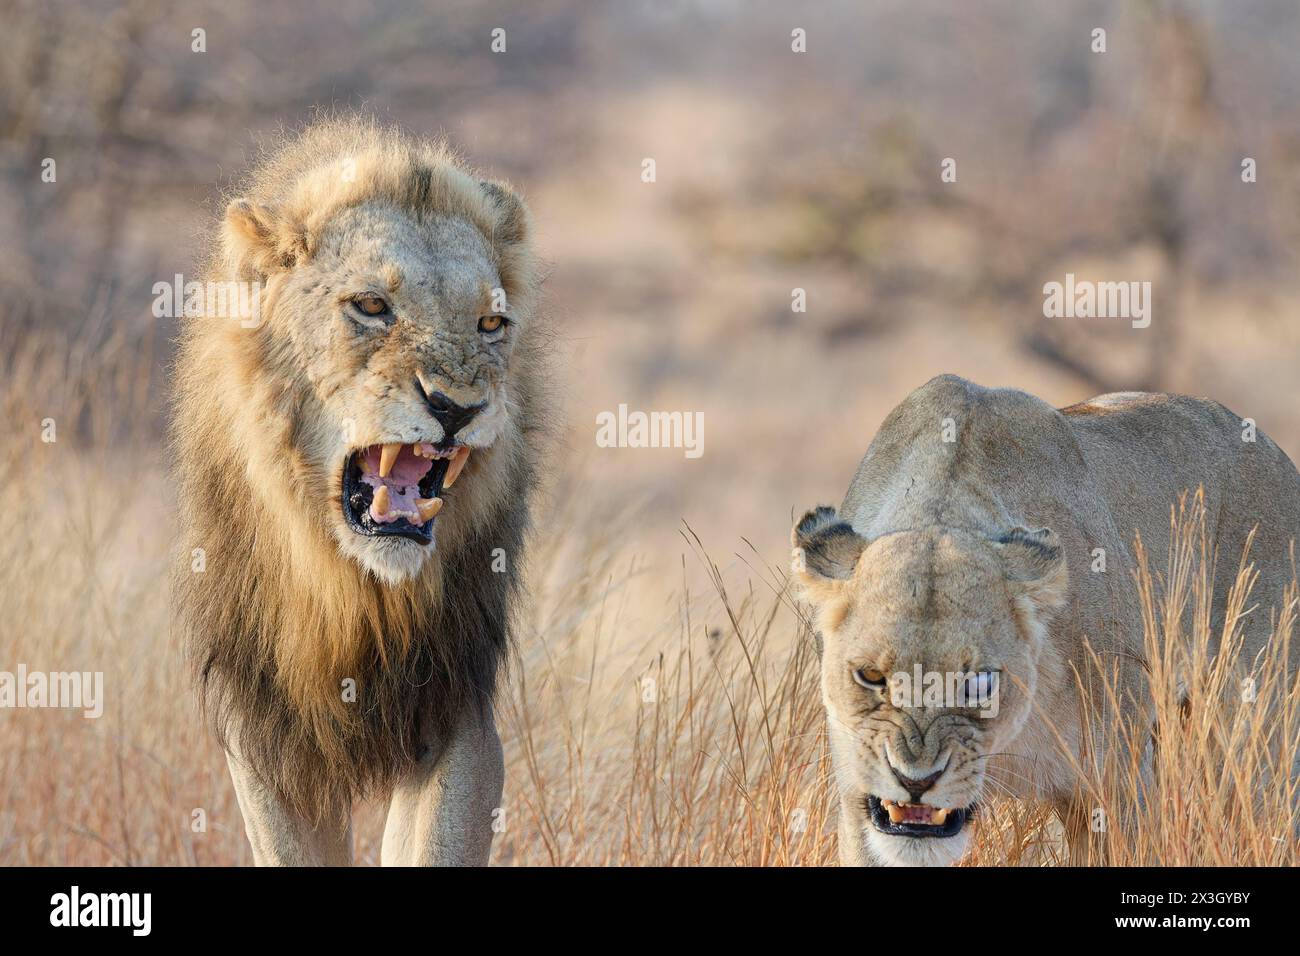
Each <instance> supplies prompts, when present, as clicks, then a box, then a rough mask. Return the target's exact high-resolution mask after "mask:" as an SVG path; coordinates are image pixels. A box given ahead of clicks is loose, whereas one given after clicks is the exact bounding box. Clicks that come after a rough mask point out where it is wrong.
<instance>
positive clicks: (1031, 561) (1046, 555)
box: [994, 528, 1070, 610]
mask: <svg viewBox="0 0 1300 956" xmlns="http://www.w3.org/2000/svg"><path fill="white" fill-rule="evenodd" d="M994 544H995V546H996V547H997V549H998V552H999V554H1000V556H1001V558H1002V567H1003V569H1004V571H1005V573H1006V576H1007V582H1008V585H1009V586H1010V589H1011V592H1012V593H1013V594H1014V595H1016V596H1018V597H1019V596H1023V597H1025V598H1027V599H1028V600H1029V601H1030V602H1031V603H1032V604H1033V605H1034V606H1035V607H1036V608H1038V609H1040V610H1056V609H1057V608H1060V607H1063V606H1064V605H1065V600H1066V596H1067V593H1068V587H1069V581H1070V575H1069V568H1068V566H1067V564H1066V560H1065V549H1064V548H1062V547H1061V539H1060V538H1058V537H1057V536H1056V532H1054V531H1053V530H1052V529H1051V528H1039V529H1038V530H1037V531H1030V530H1029V529H1028V528H1012V529H1011V530H1010V531H1008V532H1006V533H1005V534H1003V535H1001V536H1000V537H999V538H997V540H996V541H995V542H994Z"/></svg>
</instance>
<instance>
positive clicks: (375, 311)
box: [354, 295, 388, 315]
mask: <svg viewBox="0 0 1300 956" xmlns="http://www.w3.org/2000/svg"><path fill="white" fill-rule="evenodd" d="M354 301H355V302H356V305H357V308H358V309H360V310H361V311H362V312H364V313H365V314H366V315H386V314H387V313H388V303H387V302H385V301H384V300H383V299H381V298H380V297H379V296H377V295H363V296H361V297H360V298H358V299H355V300H354Z"/></svg>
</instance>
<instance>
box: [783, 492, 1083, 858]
mask: <svg viewBox="0 0 1300 956" xmlns="http://www.w3.org/2000/svg"><path fill="white" fill-rule="evenodd" d="M794 543H795V546H796V548H798V549H799V550H798V551H797V552H796V562H797V564H796V570H797V571H798V572H799V577H800V580H801V581H802V583H803V585H804V590H805V593H806V594H807V595H808V596H809V597H810V598H811V599H812V601H813V603H814V605H815V608H816V611H817V620H818V628H819V631H820V632H821V634H822V638H823V650H822V696H823V701H824V703H825V706H826V714H827V723H828V732H829V734H830V740H831V750H832V756H833V760H834V764H835V770H836V779H837V783H838V785H839V789H840V797H841V800H842V801H843V802H844V803H845V804H847V805H849V806H852V807H856V808H858V809H859V810H860V811H861V814H860V818H861V819H865V820H866V825H865V827H864V828H863V829H862V831H861V832H860V833H856V834H854V836H855V837H856V838H857V839H861V840H862V841H863V842H864V845H865V847H866V849H868V850H869V851H870V853H871V854H872V855H873V856H875V857H876V858H877V859H879V860H881V861H882V862H885V863H890V864H898V865H944V864H948V863H952V862H954V861H956V860H957V859H958V858H959V857H960V856H961V855H962V853H963V852H964V851H965V849H966V845H967V842H968V837H969V831H968V827H967V825H968V823H969V820H970V817H971V814H972V812H973V811H974V810H975V808H976V807H977V806H978V804H979V802H980V800H981V798H982V797H983V796H984V794H985V793H986V790H987V787H986V771H987V767H988V758H989V757H990V756H991V755H994V754H998V753H1001V752H1003V751H1005V750H1007V749H1008V748H1010V747H1011V746H1012V745H1013V742H1014V741H1015V739H1016V737H1017V735H1018V734H1019V732H1020V729H1021V728H1022V727H1023V725H1024V722H1025V718H1026V717H1027V716H1028V713H1029V710H1030V706H1031V701H1032V700H1033V693H1034V688H1035V685H1036V682H1037V662H1038V657H1039V650H1040V648H1041V647H1042V642H1043V624H1044V617H1045V613H1046V612H1047V610H1048V609H1049V606H1054V605H1055V604H1056V603H1059V599H1060V596H1061V594H1062V593H1063V587H1064V559H1063V557H1062V555H1061V549H1060V547H1059V545H1057V544H1056V542H1055V540H1054V535H1052V534H1051V532H1048V531H1043V532H1038V533H1029V532H1025V531H1024V530H1023V529H1016V530H1015V531H1013V532H1009V533H1008V534H1007V535H1004V536H1002V537H1000V538H999V539H998V540H989V539H988V538H986V537H983V536H982V535H978V534H975V533H971V532H968V531H964V530H960V529H956V528H938V527H936V528H926V529H922V530H917V531H905V532H900V533H895V534H888V535H883V536H881V537H879V538H877V539H875V540H874V541H871V542H867V541H866V540H865V539H863V538H862V537H860V536H859V535H857V534H856V533H855V532H854V531H853V530H852V529H851V528H850V527H849V526H848V525H847V524H845V523H844V522H841V521H839V520H838V518H836V516H835V514H834V512H833V511H832V510H831V509H819V510H818V511H817V512H812V513H810V514H809V515H808V516H806V517H805V519H804V520H803V521H802V522H800V525H799V526H798V527H797V528H796V531H795V535H794Z"/></svg>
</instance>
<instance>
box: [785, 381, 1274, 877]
mask: <svg viewBox="0 0 1300 956" xmlns="http://www.w3.org/2000/svg"><path fill="white" fill-rule="evenodd" d="M1242 435H1243V425H1242V420H1241V419H1240V418H1239V417H1238V416H1236V415H1234V414H1232V413H1231V412H1229V411H1227V410H1226V409H1225V408H1223V407H1222V406H1220V405H1217V404H1215V403H1213V402H1208V401H1203V400H1197V399H1190V398H1183V397H1181V396H1175V395H1155V394H1137V393H1133V394H1121V395H1108V396H1101V397H1100V398H1096V399H1093V400H1091V401H1090V402H1086V403H1081V404H1078V405H1073V406H1070V407H1069V408H1067V409H1064V410H1062V411H1057V410H1055V409H1053V408H1051V407H1050V406H1048V405H1046V404H1045V403H1043V402H1041V401H1040V400H1038V399H1036V398H1034V397H1032V396H1030V395H1026V394H1025V393H1023V392H1017V391H1014V390H1010V389H985V388H981V387H980V386H978V385H974V384H972V383H970V382H966V381H964V380H962V379H959V378H956V377H953V376H941V377H939V378H937V379H934V380H933V381H931V382H929V383H928V384H926V385H925V386H923V387H921V388H919V389H917V390H916V391H915V392H913V393H912V394H911V395H910V396H908V398H907V399H906V400H904V402H903V403H902V404H900V405H899V407H898V408H896V409H895V410H894V411H893V412H892V413H891V414H890V415H889V417H888V418H887V419H886V421H885V422H884V424H883V425H882V426H881V428H880V430H879V432H878V433H877V435H876V437H875V438H874V440H873V441H872V442H871V447H870V448H869V449H868V451H867V454H866V456H865V457H864V458H863V460H862V464H861V466H860V467H859V469H858V472H857V475H856V476H855V478H854V480H853V482H852V484H851V485H850V487H849V490H848V493H847V494H846V496H845V499H844V502H843V504H842V506H841V507H840V509H839V511H838V512H836V511H835V509H832V508H828V507H822V508H819V509H817V510H816V511H813V512H809V513H808V514H807V515H805V516H804V517H803V519H801V521H800V522H799V523H798V524H797V525H796V527H795V529H794V532H793V535H792V543H793V544H794V546H795V557H796V560H795V572H796V579H797V580H798V581H799V583H800V584H801V585H802V588H803V590H804V594H805V596H806V597H807V598H808V599H809V600H810V601H811V602H812V603H813V605H814V608H815V611H816V614H817V618H816V619H817V623H818V626H819V630H820V637H821V640H822V642H823V647H822V665H823V666H822V696H823V702H824V704H825V707H826V713H827V724H828V732H829V735H830V741H831V754H832V759H833V763H834V767H835V775H836V781H837V786H838V790H839V796H840V855H841V860H842V861H843V862H845V863H849V864H871V863H890V864H922V865H933V864H946V863H951V862H953V861H954V860H955V859H957V858H958V857H959V856H960V855H961V853H962V852H963V850H964V847H965V845H966V843H965V841H966V839H967V834H968V832H969V827H968V828H967V829H966V830H964V831H963V832H962V833H961V834H958V835H957V836H955V837H947V838H920V839H918V838H915V837H910V836H900V835H894V834H884V833H881V832H880V831H879V830H878V829H877V828H876V827H874V826H873V825H872V823H871V821H870V819H869V814H868V813H867V810H866V800H867V796H868V795H875V796H876V797H880V798H884V799H887V800H894V801H900V802H902V801H906V802H915V801H914V798H913V796H912V795H909V793H908V791H906V790H905V789H904V788H903V787H902V786H901V785H900V783H899V781H898V780H897V779H896V777H895V774H894V771H898V772H900V773H902V774H903V776H905V777H907V778H910V779H912V780H919V779H922V778H925V777H927V776H929V775H930V774H931V773H936V772H938V773H940V774H941V775H940V776H939V778H938V779H937V780H936V781H935V782H934V783H933V784H932V785H931V786H930V788H929V789H928V790H926V791H925V792H924V794H923V797H922V802H924V803H926V804H929V805H931V806H934V807H968V806H971V805H974V804H977V803H978V802H979V801H980V800H981V799H982V798H984V797H986V796H987V795H988V794H989V793H990V792H998V793H1011V794H1015V795H1018V796H1020V797H1023V798H1026V799H1033V800H1041V801H1044V802H1047V803H1049V804H1051V805H1053V806H1055V807H1057V808H1058V809H1059V810H1060V811H1061V813H1062V816H1063V818H1064V819H1065V822H1066V823H1067V826H1068V827H1069V828H1070V832H1071V833H1072V834H1074V835H1075V836H1076V838H1077V837H1078V835H1079V834H1080V833H1085V832H1086V831H1085V830H1081V829H1080V827H1079V826H1078V823H1079V820H1080V819H1081V817H1080V814H1081V812H1082V810H1081V808H1079V807H1077V806H1073V805H1072V803H1071V798H1072V794H1073V793H1074V785H1075V780H1074V778H1073V777H1072V774H1071V771H1070V767H1071V766H1072V765H1074V764H1072V761H1071V759H1070V756H1069V752H1072V755H1073V758H1074V760H1075V761H1081V760H1082V756H1083V754H1084V751H1085V749H1086V748H1087V746H1088V745H1089V742H1090V741H1093V740H1101V739H1102V738H1101V736H1100V728H1096V727H1088V726H1083V725H1082V722H1081V718H1080V714H1081V712H1082V711H1083V709H1084V708H1083V707H1082V706H1081V705H1082V702H1081V701H1080V699H1079V695H1078V690H1077V684H1076V679H1077V678H1076V675H1077V674H1086V673H1089V672H1090V664H1089V661H1088V655H1087V652H1086V650H1085V648H1086V647H1087V646H1091V647H1092V648H1094V649H1096V650H1097V651H1098V652H1099V653H1100V654H1101V656H1102V659H1103V660H1106V661H1114V662H1116V664H1117V665H1118V667H1119V669H1120V679H1121V686H1122V688H1124V689H1123V690H1121V692H1120V696H1121V698H1122V703H1123V706H1124V708H1125V718H1126V719H1129V720H1132V721H1134V722H1135V725H1136V726H1137V727H1139V728H1141V727H1143V726H1146V723H1149V719H1148V718H1147V717H1146V716H1145V713H1146V711H1145V706H1146V704H1145V701H1146V699H1147V698H1146V696H1145V694H1146V691H1145V684H1144V681H1143V674H1142V668H1143V660H1142V658H1143V647H1144V645H1143V628H1142V620H1141V614H1140V610H1139V606H1138V601H1137V596H1136V588H1135V585H1134V572H1135V570H1136V564H1135V559H1134V554H1133V541H1134V536H1135V534H1140V535H1141V538H1142V541H1143V542H1144V544H1145V546H1146V548H1147V551H1148V553H1149V554H1151V555H1153V556H1155V560H1156V561H1157V562H1159V561H1162V560H1163V556H1164V555H1165V554H1167V553H1168V546H1169V538H1170V507H1171V505H1173V504H1174V503H1175V502H1176V501H1177V499H1178V498H1179V496H1181V495H1183V494H1185V493H1193V494H1194V493H1196V491H1197V490H1198V488H1199V489H1203V490H1204V495H1205V503H1206V509H1207V514H1208V515H1209V518H1210V521H1211V527H1212V529H1213V531H1214V533H1215V535H1216V544H1217V546H1218V554H1219V560H1220V567H1221V570H1223V572H1224V573H1222V574H1221V575H1220V576H1219V578H1218V580H1220V581H1221V582H1223V581H1224V580H1230V579H1231V578H1232V576H1233V574H1234V573H1235V571H1236V569H1237V563H1238V561H1239V560H1240V556H1241V554H1242V549H1243V547H1244V546H1245V544H1246V542H1247V539H1248V537H1249V536H1250V535H1251V533H1252V529H1255V528H1256V526H1258V527H1257V530H1256V531H1255V537H1254V539H1253V542H1252V546H1251V550H1250V559H1251V560H1252V561H1253V562H1255V564H1256V567H1257V568H1258V570H1259V572H1260V577H1259V580H1258V583H1257V585H1256V587H1255V590H1254V592H1253V593H1252V595H1251V602H1252V603H1253V604H1256V605H1257V606H1256V609H1255V610H1254V612H1253V613H1252V614H1251V615H1250V616H1249V617H1248V618H1247V620H1246V621H1245V623H1244V630H1245V641H1244V646H1243V648H1242V652H1241V653H1242V659H1243V660H1250V659H1252V658H1253V656H1254V655H1255V654H1256V653H1257V652H1258V651H1259V649H1260V648H1261V647H1262V646H1263V644H1264V642H1265V641H1266V640H1267V639H1268V637H1269V635H1270V633H1271V622H1270V614H1274V613H1276V612H1275V609H1276V608H1277V607H1278V606H1279V605H1280V604H1281V602H1283V601H1284V600H1286V597H1285V588H1286V585H1287V583H1288V582H1290V581H1291V580H1292V577H1293V574H1294V568H1293V566H1292V563H1291V560H1290V548H1291V546H1292V544H1293V542H1294V541H1295V540H1296V539H1297V537H1300V476H1297V474H1296V469H1295V466H1294V465H1292V463H1291V461H1290V460H1289V459H1288V458H1287V456H1286V455H1285V454H1284V453H1283V452H1282V451H1281V450H1280V449H1279V448H1278V447H1277V446H1276V445H1275V444H1273V442H1272V441H1271V440H1269V439H1268V437H1267V436H1265V435H1264V434H1263V433H1262V432H1260V433H1257V434H1256V436H1255V438H1256V440H1255V441H1254V442H1248V441H1243V440H1242ZM945 439H949V440H945ZM1098 548H1101V549H1104V550H1105V553H1106V570H1105V573H1099V572H1097V571H1094V570H1093V563H1094V560H1095V555H1096V552H1095V549H1098ZM1227 590H1228V588H1227V584H1226V583H1221V584H1220V586H1219V588H1218V593H1216V600H1215V604H1214V608H1213V615H1214V622H1213V625H1214V627H1215V629H1216V631H1217V630H1219V629H1220V628H1221V626H1222V621H1223V617H1224V613H1225V599H1226V592H1227ZM1294 650H1295V649H1294V648H1293V652H1294ZM1293 656H1294V655H1293ZM918 664H919V665H920V666H921V667H922V670H923V671H924V672H938V673H951V672H963V671H965V670H967V669H968V668H969V669H973V670H977V671H978V670H985V669H987V670H997V671H999V672H1000V673H1002V674H1003V675H1004V679H1003V680H1002V682H1001V699H1000V707H999V709H998V711H997V713H996V714H995V715H992V716H990V715H988V714H985V715H983V716H981V715H979V714H975V713H972V712H970V711H963V710H962V709H960V708H953V707H947V706H932V705H927V704H925V703H924V702H920V703H918V702H917V701H915V700H913V701H910V702H905V705H904V704H900V703H899V702H898V701H897V700H896V699H895V698H894V697H893V696H891V694H889V693H888V692H883V691H880V690H876V689H871V688H869V687H864V686H862V685H861V684H859V683H857V682H855V681H854V679H853V676H852V675H853V671H854V670H855V669H857V668H861V667H863V666H866V667H869V668H871V669H873V670H878V671H881V672H883V673H885V674H889V675H892V677H891V679H894V678H895V677H897V676H898V675H900V674H909V673H913V669H914V667H915V666H916V665H918ZM1293 664H1294V661H1293ZM1094 704H1095V705H1096V706H1093V707H1092V708H1091V712H1093V713H1102V712H1103V711H1104V710H1105V708H1104V707H1103V706H1100V701H1097V702H1094ZM1152 730H1154V728H1152ZM1146 736H1147V735H1142V734H1139V738H1138V739H1145V737H1146ZM1062 742H1064V744H1065V751H1066V752H1063V751H1062V747H1061V743H1062ZM891 768H892V769H891Z"/></svg>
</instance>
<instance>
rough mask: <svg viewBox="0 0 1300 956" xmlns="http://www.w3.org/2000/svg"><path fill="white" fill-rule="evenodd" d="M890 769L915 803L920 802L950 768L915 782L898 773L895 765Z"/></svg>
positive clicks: (891, 765)
mask: <svg viewBox="0 0 1300 956" xmlns="http://www.w3.org/2000/svg"><path fill="white" fill-rule="evenodd" d="M889 769H890V771H891V772H892V773H893V774H894V779H895V780H897V781H898V782H899V784H900V785H902V787H903V789H904V790H906V791H907V792H908V793H909V794H911V796H912V799H913V800H914V801H915V800H920V799H921V795H922V794H924V793H925V791H927V790H929V789H930V788H931V787H933V786H934V785H935V784H936V783H937V782H938V781H939V778H940V777H942V776H943V771H944V770H947V769H948V768H947V767H944V768H943V770H940V771H938V772H937V773H932V774H930V776H928V777H924V778H922V779H921V780H913V779H912V778H911V777H905V776H903V775H902V774H901V773H899V772H898V769H897V768H896V767H894V765H893V764H890V766H889Z"/></svg>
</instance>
